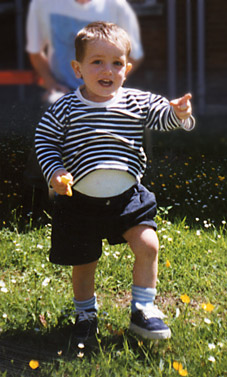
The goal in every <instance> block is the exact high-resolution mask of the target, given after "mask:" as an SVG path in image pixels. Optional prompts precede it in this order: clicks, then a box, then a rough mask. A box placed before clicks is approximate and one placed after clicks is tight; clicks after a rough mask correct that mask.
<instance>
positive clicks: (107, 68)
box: [104, 63, 112, 74]
mask: <svg viewBox="0 0 227 377" xmlns="http://www.w3.org/2000/svg"><path fill="white" fill-rule="evenodd" d="M104 73H108V74H112V67H111V64H109V63H107V64H105V65H104Z"/></svg>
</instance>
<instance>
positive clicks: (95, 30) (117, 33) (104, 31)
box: [75, 21, 131, 62]
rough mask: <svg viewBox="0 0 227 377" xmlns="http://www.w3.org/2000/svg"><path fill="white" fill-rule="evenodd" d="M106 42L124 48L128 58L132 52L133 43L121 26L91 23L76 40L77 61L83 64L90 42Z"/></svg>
mask: <svg viewBox="0 0 227 377" xmlns="http://www.w3.org/2000/svg"><path fill="white" fill-rule="evenodd" d="M97 40H105V41H108V42H110V43H113V44H114V45H116V46H118V47H120V48H122V49H123V50H124V51H125V55H126V57H127V58H128V57H129V54H130V52H131V42H130V39H129V36H128V34H127V33H126V31H125V30H124V29H122V28H121V27H120V26H118V25H116V24H114V23H111V22H103V21H97V22H91V23H90V24H88V25H87V26H85V27H84V28H83V29H81V30H80V31H79V32H78V34H77V36H76V39H75V49H76V60H77V61H79V62H81V61H82V60H83V58H84V55H85V49H86V45H87V43H88V42H94V41H97Z"/></svg>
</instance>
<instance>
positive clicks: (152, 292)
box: [131, 285, 157, 312]
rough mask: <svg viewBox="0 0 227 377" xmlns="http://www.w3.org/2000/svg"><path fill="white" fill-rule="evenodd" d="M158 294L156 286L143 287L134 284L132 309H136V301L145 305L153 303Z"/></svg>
mask: <svg viewBox="0 0 227 377" xmlns="http://www.w3.org/2000/svg"><path fill="white" fill-rule="evenodd" d="M156 294H157V289H156V288H143V287H138V286H136V285H133V286H132V301H131V310H132V312H134V311H136V310H137V308H136V303H139V304H141V305H143V306H146V305H147V304H153V302H154V300H155V296H156Z"/></svg>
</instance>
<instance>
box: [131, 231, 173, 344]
mask: <svg viewBox="0 0 227 377" xmlns="http://www.w3.org/2000/svg"><path fill="white" fill-rule="evenodd" d="M124 238H125V239H126V240H127V241H128V243H129V245H130V247H131V249H132V251H133V253H134V254H135V263H134V269H133V286H132V316H131V324H130V328H131V330H132V331H134V332H135V333H137V334H139V335H140V336H142V337H144V338H149V339H166V338H169V337H170V336H171V331H170V329H169V328H168V326H167V325H166V324H164V323H163V321H162V319H163V317H164V315H163V313H162V312H161V311H160V310H158V309H157V308H156V307H155V306H154V305H153V302H154V299H155V295H156V281H157V274H158V248H159V242H158V237H157V235H156V232H155V231H154V229H152V228H151V227H148V226H145V225H137V226H135V227H133V228H131V229H129V230H128V231H127V232H125V233H124Z"/></svg>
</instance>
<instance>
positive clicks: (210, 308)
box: [201, 302, 214, 312]
mask: <svg viewBox="0 0 227 377" xmlns="http://www.w3.org/2000/svg"><path fill="white" fill-rule="evenodd" d="M201 306H202V308H203V309H204V310H205V311H206V312H212V311H213V310H214V305H212V304H211V303H209V302H208V303H207V304H205V303H204V302H203V303H202V305H201Z"/></svg>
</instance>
